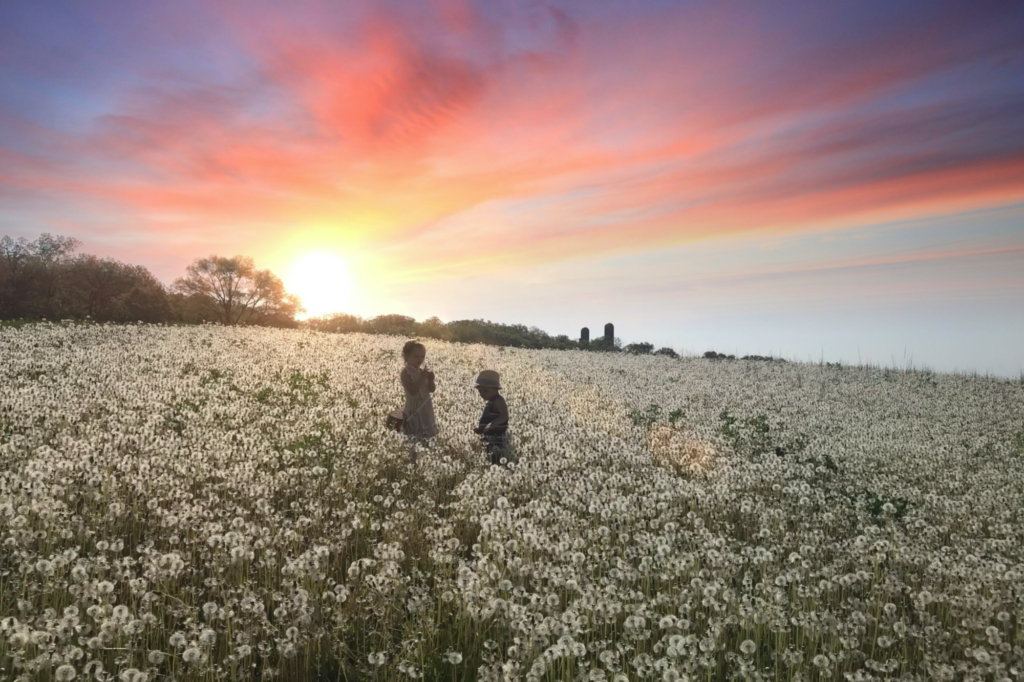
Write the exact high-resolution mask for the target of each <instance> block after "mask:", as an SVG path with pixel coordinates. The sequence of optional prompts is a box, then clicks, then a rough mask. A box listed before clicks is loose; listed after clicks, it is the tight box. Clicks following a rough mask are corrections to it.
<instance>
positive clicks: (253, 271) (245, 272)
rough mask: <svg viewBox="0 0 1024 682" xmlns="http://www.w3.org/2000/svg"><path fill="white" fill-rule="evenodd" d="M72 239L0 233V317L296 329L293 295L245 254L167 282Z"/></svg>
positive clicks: (198, 266)
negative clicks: (88, 250) (88, 251)
mask: <svg viewBox="0 0 1024 682" xmlns="http://www.w3.org/2000/svg"><path fill="white" fill-rule="evenodd" d="M80 246H81V243H80V242H79V241H78V240H77V239H74V238H71V237H61V236H53V235H50V234H45V233H44V234H42V235H40V237H39V238H38V239H35V240H34V241H29V240H27V239H25V238H24V237H22V238H20V239H13V238H11V237H8V236H3V237H0V319H3V320H43V319H45V320H67V319H72V320H92V321H95V322H166V323H184V324H196V323H201V322H220V323H223V324H261V325H268V326H279V327H294V326H296V324H297V321H296V319H295V318H296V315H297V314H299V313H301V312H303V309H302V304H301V302H300V301H299V299H298V298H297V297H295V296H294V295H292V294H289V293H288V292H287V291H285V287H284V283H283V282H282V281H281V280H280V278H278V277H277V276H276V275H274V273H272V272H271V271H270V270H259V269H257V268H256V266H255V265H254V264H253V260H252V259H251V258H248V257H246V256H234V257H233V258H226V257H222V256H209V257H206V258H199V259H196V260H195V261H194V262H193V263H192V264H191V265H189V266H188V268H187V269H186V272H185V276H184V277H180V278H178V279H176V280H175V281H174V283H173V284H172V285H171V286H170V287H165V286H164V285H163V284H162V283H161V282H160V281H159V280H157V279H156V277H154V276H153V274H152V273H151V272H150V271H149V270H147V269H146V268H145V267H143V266H141V265H131V264H129V263H122V262H121V261H119V260H115V259H113V258H99V257H97V256H93V255H89V254H79V253H76V251H77V250H78V248H79V247H80Z"/></svg>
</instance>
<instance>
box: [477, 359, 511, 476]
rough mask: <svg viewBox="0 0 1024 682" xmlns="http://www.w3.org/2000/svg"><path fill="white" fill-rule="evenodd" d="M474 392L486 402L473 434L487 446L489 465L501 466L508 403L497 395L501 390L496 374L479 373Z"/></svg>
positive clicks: (505, 443)
mask: <svg viewBox="0 0 1024 682" xmlns="http://www.w3.org/2000/svg"><path fill="white" fill-rule="evenodd" d="M476 390H477V393H479V394H480V397H481V398H483V399H484V400H486V401H487V402H486V403H485V404H484V413H483V414H482V415H481V416H480V425H479V426H477V427H476V428H475V429H473V432H474V433H478V434H480V436H481V438H482V440H483V442H484V445H486V446H487V454H488V455H490V458H491V464H501V458H502V457H503V456H504V455H505V448H506V445H507V437H506V434H507V432H508V403H506V402H505V398H504V397H502V395H501V394H500V393H498V391H500V390H501V382H500V381H499V379H498V373H497V372H495V371H494V370H490V369H485V370H484V371H482V372H480V374H479V375H478V376H477V378H476Z"/></svg>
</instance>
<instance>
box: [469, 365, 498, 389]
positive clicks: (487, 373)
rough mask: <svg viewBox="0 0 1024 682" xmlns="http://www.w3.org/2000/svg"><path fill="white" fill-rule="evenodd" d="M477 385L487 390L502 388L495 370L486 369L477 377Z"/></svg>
mask: <svg viewBox="0 0 1024 682" xmlns="http://www.w3.org/2000/svg"><path fill="white" fill-rule="evenodd" d="M475 385H476V386H485V387H487V388H501V381H500V380H499V379H498V373H497V372H495V371H494V370H493V369H485V370H484V371H482V372H480V374H478V375H477V377H476V384H475Z"/></svg>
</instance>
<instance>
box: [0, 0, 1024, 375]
mask: <svg viewBox="0 0 1024 682" xmlns="http://www.w3.org/2000/svg"><path fill="white" fill-rule="evenodd" d="M43 232H49V233H51V234H61V235H67V236H73V237H76V238H78V239H79V240H80V241H81V242H82V245H83V246H82V251H84V252H87V253H94V254H98V255H103V256H111V257H115V258H118V259H121V260H125V261H128V262H132V263H138V264H141V265H145V266H146V267H148V268H149V269H150V270H151V271H152V272H153V273H154V274H155V275H156V276H157V277H158V278H159V279H160V280H161V281H163V282H165V283H166V284H171V283H172V282H173V281H174V279H175V278H177V277H180V276H181V275H182V274H184V270H185V267H186V266H187V265H188V264H189V263H190V262H192V261H193V260H194V259H196V258H198V257H202V256H207V255H210V254H217V255H234V254H245V255H248V256H251V257H252V258H254V260H255V261H256V264H257V265H258V266H260V267H267V268H270V269H271V270H273V271H274V272H276V273H277V274H279V275H280V276H281V277H282V278H283V279H284V280H285V283H286V284H288V283H289V281H292V282H293V283H295V284H296V286H298V281H299V280H298V279H297V278H298V277H299V274H301V273H302V272H303V271H305V272H306V274H309V272H310V271H311V270H312V271H313V274H317V268H320V269H322V270H323V272H322V273H320V275H322V277H321V279H324V278H326V280H327V281H330V282H331V284H330V286H329V287H328V288H329V290H330V291H334V292H337V293H336V294H332V296H329V297H328V298H327V299H318V300H317V301H316V308H317V309H316V310H315V311H314V312H327V311H328V310H330V309H334V310H338V311H344V312H351V313H355V314H358V315H362V316H366V317H370V316H374V315H377V314H385V313H402V314H407V315H411V316H413V317H415V318H417V319H424V318H427V317H430V316H438V317H440V318H441V319H442V320H446V321H447V320H452V319H466V318H481V319H490V320H493V321H496V322H506V323H522V324H527V325H531V326H537V327H540V328H541V329H544V330H545V331H548V332H549V333H552V334H561V333H564V334H568V335H570V336H572V337H577V336H578V335H579V331H580V328H581V327H584V326H587V327H589V328H590V329H591V334H592V335H596V334H597V333H598V332H599V331H600V330H602V329H603V326H604V324H605V323H606V322H613V323H614V324H615V326H616V334H617V336H619V337H620V338H621V339H622V340H623V342H625V343H629V342H639V341H648V342H651V343H654V344H655V345H657V346H669V347H673V348H675V349H676V350H678V351H681V352H686V353H703V352H704V351H706V350H712V349H714V350H717V351H719V352H726V353H736V354H739V355H744V354H761V355H769V354H770V355H775V356H780V357H785V358H787V359H793V360H811V361H816V362H817V361H821V360H825V361H829V362H845V363H851V364H855V363H858V362H862V363H873V364H880V365H887V366H900V367H906V366H915V367H927V368H931V369H935V370H938V371H977V372H981V373H993V374H997V375H1000V376H1009V377H1017V376H1020V375H1021V372H1024V4H1022V3H1020V2H1017V1H1016V0H1008V1H1005V2H992V1H989V0H977V1H975V2H969V3H968V2H963V1H957V2H948V1H946V0H905V1H902V2H898V3H894V2H890V1H885V2H882V1H876V0H856V1H850V0H844V1H837V2H828V3H821V2H810V1H804V2H789V1H773V2H734V1H731V0H723V1H717V2H701V1H690V2H665V1H655V0H647V1H639V0H638V1H635V2H630V3H621V2H609V1H606V0H586V1H583V0H579V1H565V2H562V1H552V2H532V1H530V0H515V1H513V0H488V1H487V2H469V1H465V0H415V1H412V0H409V1H403V2H399V1H394V0H374V1H372V2H371V1H364V0H347V1H346V2H344V3H338V2H328V1H327V0H319V1H315V0H296V1H293V2H288V3H279V2H265V1H263V0H244V1H242V0H174V1H173V2H171V1H169V0H168V1H163V0H154V1H152V2H143V1H141V0H136V1H133V2H124V1H118V0H98V1H97V2H89V3H83V2H73V1H62V0H49V1H48V2H45V3H42V2H31V3H30V2H6V3H3V4H0V234H4V235H10V236H13V237H26V238H29V239H34V238H35V237H37V236H38V235H39V234H41V233H43ZM310 255H319V256H321V257H324V256H327V257H333V258H334V259H335V260H333V261H332V260H330V258H327V259H326V260H325V259H324V258H321V259H320V260H314V261H310V260H304V258H306V257H308V256H310ZM310 263H319V264H320V265H316V266H313V265H310ZM325 263H327V264H328V265H324V264H325ZM331 263H333V264H334V265H330V264H331ZM296 264H299V265H296ZM296 273H299V274H296ZM318 276H319V275H318ZM332 277H333V278H334V279H331V278H332ZM315 279H316V278H315V277H314V280H315ZM304 281H305V280H304ZM299 293H300V294H303V293H304V292H303V291H300V292H299ZM311 307H312V306H311Z"/></svg>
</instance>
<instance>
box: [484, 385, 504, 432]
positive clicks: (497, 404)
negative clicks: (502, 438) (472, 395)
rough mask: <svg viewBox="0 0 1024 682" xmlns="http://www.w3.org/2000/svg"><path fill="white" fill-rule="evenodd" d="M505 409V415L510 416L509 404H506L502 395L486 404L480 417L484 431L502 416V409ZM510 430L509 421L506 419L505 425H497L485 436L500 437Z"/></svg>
mask: <svg viewBox="0 0 1024 682" xmlns="http://www.w3.org/2000/svg"><path fill="white" fill-rule="evenodd" d="M501 408H504V414H505V415H508V403H506V402H505V397H504V396H503V395H501V394H500V393H499V394H498V395H496V396H494V397H493V398H491V399H490V400H488V401H487V402H486V403H484V412H483V414H482V415H480V428H481V429H483V428H484V427H485V426H487V425H488V424H490V423H491V422H493V421H494V420H495V419H498V418H499V417H501V416H502V409H501ZM506 430H508V421H507V419H506V421H505V423H504V424H495V425H494V426H492V427H491V428H490V429H489V430H488V431H486V432H485V433H484V435H494V436H498V435H501V434H503V433H505V431H506Z"/></svg>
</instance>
